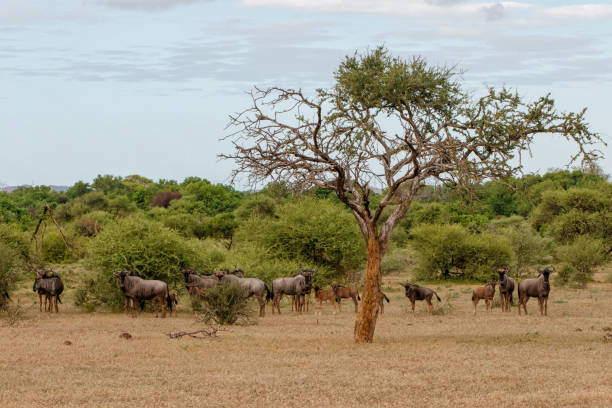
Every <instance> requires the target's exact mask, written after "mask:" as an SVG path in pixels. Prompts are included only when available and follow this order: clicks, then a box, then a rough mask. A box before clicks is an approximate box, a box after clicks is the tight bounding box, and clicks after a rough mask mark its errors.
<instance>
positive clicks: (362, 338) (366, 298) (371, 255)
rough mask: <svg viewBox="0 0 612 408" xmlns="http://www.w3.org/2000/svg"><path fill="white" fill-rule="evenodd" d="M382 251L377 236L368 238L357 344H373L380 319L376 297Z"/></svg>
mask: <svg viewBox="0 0 612 408" xmlns="http://www.w3.org/2000/svg"><path fill="white" fill-rule="evenodd" d="M380 261H381V251H380V243H379V242H378V237H377V234H375V233H374V234H370V236H369V238H368V264H367V268H366V274H365V289H364V293H363V300H362V301H361V305H360V307H359V314H358V315H357V319H356V320H355V343H371V342H372V340H373V339H374V329H375V328H376V319H377V318H378V303H377V302H376V295H377V294H378V291H379V290H380V284H381V280H382V272H381V269H380Z"/></svg>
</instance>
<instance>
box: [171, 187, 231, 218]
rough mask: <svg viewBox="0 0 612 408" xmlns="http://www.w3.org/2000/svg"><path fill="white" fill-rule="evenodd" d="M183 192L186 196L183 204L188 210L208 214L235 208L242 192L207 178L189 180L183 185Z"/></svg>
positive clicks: (212, 214) (211, 214) (229, 210)
mask: <svg viewBox="0 0 612 408" xmlns="http://www.w3.org/2000/svg"><path fill="white" fill-rule="evenodd" d="M183 193H184V194H185V196H186V197H185V198H184V199H183V200H184V205H186V206H187V208H189V210H190V212H198V213H201V214H205V215H208V216H214V215H216V214H220V213H224V212H231V211H233V210H235V209H236V208H237V207H238V205H239V203H240V199H241V198H242V194H241V193H239V192H238V191H235V190H234V189H233V188H231V187H230V186H225V185H222V184H216V185H213V184H211V183H210V182H208V181H207V180H202V181H199V182H198V181H194V182H190V183H189V184H187V185H186V186H185V187H183ZM183 200H181V201H183Z"/></svg>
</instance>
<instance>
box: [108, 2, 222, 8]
mask: <svg viewBox="0 0 612 408" xmlns="http://www.w3.org/2000/svg"><path fill="white" fill-rule="evenodd" d="M209 1H213V0H98V3H100V4H102V5H105V6H108V7H116V8H122V9H130V10H155V9H167V8H170V7H175V6H179V5H183V4H191V3H197V2H209Z"/></svg>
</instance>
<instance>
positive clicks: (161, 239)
mask: <svg viewBox="0 0 612 408" xmlns="http://www.w3.org/2000/svg"><path fill="white" fill-rule="evenodd" d="M206 255H207V254H206V253H197V252H196V250H195V248H194V246H193V245H190V244H189V243H188V242H187V241H185V240H184V239H181V237H180V236H179V235H178V234H177V233H175V232H174V231H171V230H169V229H167V228H165V227H164V226H163V225H161V224H160V223H158V222H156V221H152V220H148V219H146V218H144V217H141V216H130V217H127V218H123V219H119V220H117V222H116V223H113V224H110V225H108V226H107V227H106V228H104V230H103V231H102V232H101V233H100V234H99V235H98V237H97V238H96V239H95V240H94V241H93V242H92V243H91V245H90V246H89V249H88V254H87V258H86V261H87V265H88V266H89V267H90V268H91V269H93V270H96V271H98V276H97V278H96V284H95V286H94V288H95V293H94V295H95V296H94V297H96V298H97V300H98V301H100V303H107V304H111V305H113V304H114V305H117V304H118V303H121V302H122V296H121V292H120V291H119V287H118V284H117V282H116V278H115V277H114V276H113V272H114V271H117V270H124V269H125V270H129V271H132V272H135V273H137V274H139V275H140V276H141V277H143V278H145V279H159V280H162V281H164V282H167V283H168V284H169V285H172V284H174V285H180V283H181V279H182V276H181V274H180V270H181V269H183V268H192V269H199V268H201V267H202V266H203V265H205V264H207V259H206ZM208 264H210V263H208Z"/></svg>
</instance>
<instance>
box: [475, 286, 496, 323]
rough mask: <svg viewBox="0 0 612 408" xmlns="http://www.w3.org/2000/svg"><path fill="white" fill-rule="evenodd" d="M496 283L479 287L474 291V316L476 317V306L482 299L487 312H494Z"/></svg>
mask: <svg viewBox="0 0 612 408" xmlns="http://www.w3.org/2000/svg"><path fill="white" fill-rule="evenodd" d="M496 283H497V282H495V281H489V282H487V284H486V285H484V286H479V287H477V288H476V289H474V290H473V291H472V303H473V304H474V316H475V315H476V306H477V305H478V302H480V299H484V300H485V303H486V305H487V312H488V311H489V310H493V297H494V296H495V284H496Z"/></svg>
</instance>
